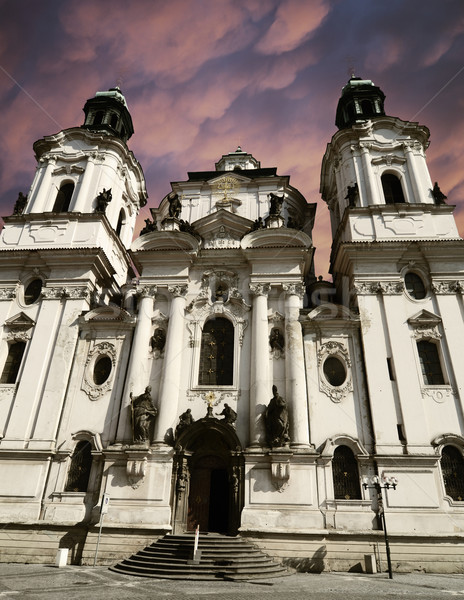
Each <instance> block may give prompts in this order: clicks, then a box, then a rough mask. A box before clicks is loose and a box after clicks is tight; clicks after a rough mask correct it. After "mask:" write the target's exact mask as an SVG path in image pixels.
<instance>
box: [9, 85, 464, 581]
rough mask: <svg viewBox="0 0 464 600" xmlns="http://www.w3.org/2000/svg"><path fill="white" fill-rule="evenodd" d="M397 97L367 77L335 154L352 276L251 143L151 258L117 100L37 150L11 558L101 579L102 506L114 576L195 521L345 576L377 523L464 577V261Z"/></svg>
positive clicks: (13, 335) (156, 225) (176, 212)
mask: <svg viewBox="0 0 464 600" xmlns="http://www.w3.org/2000/svg"><path fill="white" fill-rule="evenodd" d="M384 99H385V96H384V94H383V92H382V91H381V90H380V89H379V88H378V87H376V86H375V85H374V84H373V83H372V82H371V81H369V80H362V79H359V78H355V77H353V78H351V79H350V80H349V82H348V83H347V84H346V86H345V87H344V88H343V90H342V95H341V98H340V100H339V103H338V108H337V111H336V126H337V132H336V133H335V134H334V136H333V138H332V140H331V141H330V143H328V145H327V150H326V152H325V155H324V157H323V160H322V171H321V188H320V191H321V194H322V198H323V200H324V201H325V202H326V203H327V205H328V208H329V211H330V216H331V223H332V235H333V246H332V254H331V267H330V269H331V273H332V275H333V283H332V282H327V281H322V279H321V278H319V279H317V278H316V277H315V275H314V269H313V253H314V248H313V244H312V238H311V235H312V229H313V225H314V218H315V212H316V205H315V204H310V203H308V202H307V201H306V199H305V198H304V197H303V196H302V195H301V193H300V192H299V191H298V190H297V189H295V188H294V187H292V185H291V184H290V180H289V177H288V176H282V175H278V174H277V169H276V168H270V167H265V166H261V164H260V162H259V161H258V160H256V159H255V158H254V157H253V156H252V155H251V154H248V153H247V152H245V151H243V150H242V149H241V148H240V147H239V148H237V150H236V151H235V152H231V153H229V154H226V155H223V156H222V157H221V158H220V160H219V161H218V162H217V163H216V164H215V168H214V169H212V170H209V171H201V172H191V173H188V177H187V178H186V179H185V180H184V181H177V182H174V183H172V184H171V187H172V189H171V191H170V192H169V194H167V195H166V197H165V198H164V199H163V200H162V201H161V203H160V205H159V207H158V208H155V209H151V215H152V218H151V219H147V220H146V226H145V227H144V229H143V230H142V231H141V232H140V235H139V236H138V237H136V239H135V241H133V239H134V229H135V225H136V218H137V215H138V213H139V211H140V209H141V208H142V207H143V206H144V205H145V204H146V202H147V193H146V188H145V181H144V176H143V171H142V168H141V166H140V164H139V163H138V161H137V160H136V158H135V157H134V155H133V153H132V152H131V151H130V150H129V148H128V146H127V141H128V139H129V138H130V136H131V135H132V133H133V131H134V130H133V125H132V119H131V116H130V113H129V110H128V106H127V103H126V100H125V98H124V96H123V95H122V93H121V91H120V90H119V89H118V88H115V89H111V90H109V91H107V92H98V93H97V94H96V96H95V97H94V98H91V99H89V100H88V101H87V102H86V104H85V106H84V112H85V121H84V124H83V125H82V126H80V127H72V128H70V129H65V130H63V131H60V132H59V133H57V134H54V135H50V136H46V137H44V138H43V139H40V140H38V141H37V142H35V144H34V152H35V155H36V158H37V162H38V167H37V171H36V174H35V177H34V180H33V183H32V186H31V189H30V191H29V193H28V195H27V197H26V196H23V195H22V194H20V196H19V198H18V201H17V203H16V205H15V206H14V210H13V214H12V215H11V216H8V217H5V219H4V221H5V225H4V228H3V231H2V233H1V240H0V268H1V277H0V311H1V312H0V324H1V336H2V343H1V345H0V369H1V380H0V436H1V441H0V472H1V474H2V477H1V478H0V488H1V493H0V519H1V522H2V527H1V528H0V560H3V561H21V562H47V561H50V560H53V558H54V556H55V554H56V551H57V549H58V548H59V547H63V548H70V557H69V560H70V562H74V563H76V564H78V563H84V564H89V563H90V564H91V562H92V560H93V556H94V553H95V547H96V541H97V532H98V523H99V519H100V514H99V506H100V501H101V498H102V495H103V494H107V495H108V498H109V504H108V507H107V509H108V510H107V513H106V514H105V516H104V521H103V534H102V541H101V546H100V552H99V561H100V562H101V563H102V564H111V563H113V562H114V561H116V560H118V559H120V558H123V557H125V556H127V555H128V554H130V553H131V552H133V551H135V550H138V549H140V548H142V547H143V546H144V545H145V544H147V543H149V542H151V541H154V540H155V539H157V538H158V537H159V536H162V535H164V534H166V533H170V532H172V533H182V532H188V531H193V530H194V529H195V528H196V527H197V526H199V529H200V531H201V532H205V533H206V532H219V533H224V534H227V535H233V536H235V535H240V536H243V537H246V538H248V539H250V540H252V541H254V542H255V543H256V544H258V545H260V546H261V547H262V548H263V549H266V550H267V551H268V552H269V553H270V554H272V555H274V556H276V557H279V558H281V559H286V560H287V562H288V563H289V564H292V565H293V566H295V567H297V568H301V569H306V570H322V569H336V570H337V569H338V570H348V569H350V568H355V567H356V565H357V564H359V563H360V562H362V558H363V556H364V555H365V554H368V553H375V552H377V551H378V548H379V546H382V544H383V532H382V530H381V519H379V516H380V513H381V511H382V510H384V512H385V517H386V521H387V523H388V531H389V534H390V541H391V552H392V562H393V566H394V568H395V569H399V570H401V569H403V570H409V569H423V570H428V571H450V572H452V571H458V570H459V569H460V568H461V567H460V566H459V565H460V563H461V562H462V559H463V555H464V552H463V545H462V544H463V532H464V459H463V453H464V407H463V402H464V369H463V362H462V339H464V320H463V314H464V306H463V293H464V245H463V244H464V242H463V240H462V239H461V238H460V236H459V233H458V231H457V227H456V223H455V220H454V217H453V209H454V206H452V205H451V204H449V203H446V196H444V194H443V193H442V192H441V190H440V188H439V187H438V185H437V184H435V185H432V181H431V178H430V175H429V172H428V169H427V164H426V156H425V152H426V149H427V147H428V139H429V131H428V129H427V128H426V127H424V126H422V125H419V124H418V123H411V122H406V121H403V120H401V119H399V118H396V117H391V116H388V115H387V114H386V113H385V109H384ZM376 478H378V479H376ZM377 481H378V482H380V483H381V484H382V485H384V484H385V483H388V484H389V485H390V486H391V487H390V489H389V490H386V491H384V492H383V496H382V498H381V499H380V502H379V497H378V496H377V493H376V491H375V489H372V487H373V486H372V485H371V483H372V482H374V484H375V482H377ZM382 553H383V550H381V554H382ZM380 558H382V560H383V556H381V557H380Z"/></svg>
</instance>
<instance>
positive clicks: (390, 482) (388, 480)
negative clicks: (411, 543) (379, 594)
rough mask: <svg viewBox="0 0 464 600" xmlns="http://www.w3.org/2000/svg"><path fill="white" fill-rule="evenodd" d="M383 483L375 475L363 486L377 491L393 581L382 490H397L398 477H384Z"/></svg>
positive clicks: (364, 481) (390, 574) (389, 569)
mask: <svg viewBox="0 0 464 600" xmlns="http://www.w3.org/2000/svg"><path fill="white" fill-rule="evenodd" d="M382 483H383V485H382V484H381V482H380V478H379V476H378V475H375V476H374V477H371V478H370V479H367V477H364V479H363V484H362V485H363V488H364V489H365V490H367V489H370V490H375V491H376V492H377V506H378V510H379V516H380V523H381V525H382V528H383V533H384V536H385V550H386V553H387V564H388V577H389V578H390V579H393V573H392V565H391V556H390V542H389V541H388V533H387V522H386V520H385V507H384V504H383V496H382V490H389V489H390V488H392V489H394V490H396V486H397V485H398V480H397V479H396V477H382ZM385 496H386V492H385Z"/></svg>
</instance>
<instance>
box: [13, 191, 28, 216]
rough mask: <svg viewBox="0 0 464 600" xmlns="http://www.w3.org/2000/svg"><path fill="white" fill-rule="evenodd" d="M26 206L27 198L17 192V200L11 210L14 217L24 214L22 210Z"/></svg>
mask: <svg viewBox="0 0 464 600" xmlns="http://www.w3.org/2000/svg"><path fill="white" fill-rule="evenodd" d="M26 204H27V196H25V195H24V194H23V193H22V192H19V194H18V199H17V200H16V202H15V205H14V208H13V214H14V215H22V214H23V212H24V209H25V208H26Z"/></svg>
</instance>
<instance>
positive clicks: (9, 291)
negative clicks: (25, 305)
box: [0, 287, 16, 300]
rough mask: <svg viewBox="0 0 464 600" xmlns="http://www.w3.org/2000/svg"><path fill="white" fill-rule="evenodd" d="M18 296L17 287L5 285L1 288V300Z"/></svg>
mask: <svg viewBox="0 0 464 600" xmlns="http://www.w3.org/2000/svg"><path fill="white" fill-rule="evenodd" d="M15 296H16V287H8V288H7V287H4V288H1V289H0V300H11V299H12V298H14V297H15Z"/></svg>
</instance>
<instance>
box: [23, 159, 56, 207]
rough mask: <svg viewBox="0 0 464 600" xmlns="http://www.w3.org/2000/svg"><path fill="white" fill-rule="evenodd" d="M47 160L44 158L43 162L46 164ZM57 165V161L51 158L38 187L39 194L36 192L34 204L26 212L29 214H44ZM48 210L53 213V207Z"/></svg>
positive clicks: (30, 203)
mask: <svg viewBox="0 0 464 600" xmlns="http://www.w3.org/2000/svg"><path fill="white" fill-rule="evenodd" d="M45 160H47V159H46V158H44V159H43V161H44V162H45ZM55 165H56V159H54V158H49V159H48V164H47V166H46V167H45V170H44V174H43V176H42V180H41V182H40V183H39V184H38V186H37V192H36V195H35V198H34V200H33V202H29V203H28V206H27V209H26V212H28V213H30V212H34V213H40V212H44V206H45V202H46V200H47V197H48V195H49V193H50V182H51V179H52V171H53V169H54V168H55ZM57 191H58V190H56V192H57ZM47 209H48V210H49V211H51V210H52V209H53V205H51V206H49V207H47Z"/></svg>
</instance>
